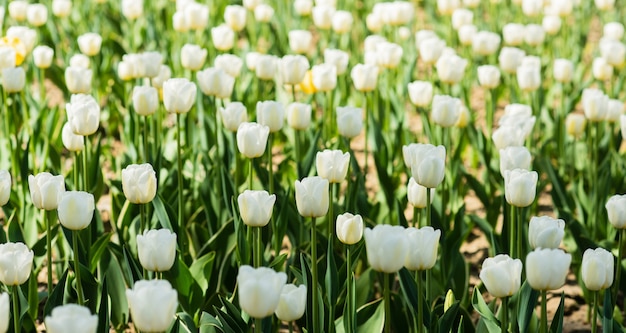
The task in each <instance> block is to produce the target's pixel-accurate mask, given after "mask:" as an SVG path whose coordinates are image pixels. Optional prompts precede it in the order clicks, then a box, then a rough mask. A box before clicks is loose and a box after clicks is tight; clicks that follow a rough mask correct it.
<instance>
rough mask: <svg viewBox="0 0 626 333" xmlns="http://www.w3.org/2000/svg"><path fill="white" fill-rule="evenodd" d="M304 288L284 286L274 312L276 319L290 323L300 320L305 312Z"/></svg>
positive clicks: (291, 285) (290, 285)
mask: <svg viewBox="0 0 626 333" xmlns="http://www.w3.org/2000/svg"><path fill="white" fill-rule="evenodd" d="M306 293H307V290H306V286H305V285H303V284H301V285H299V286H297V287H296V286H295V285H293V284H286V285H285V286H284V287H283V289H282V290H281V292H280V300H279V301H278V306H277V307H276V310H274V314H276V317H278V319H280V320H282V321H286V322H291V321H294V320H297V319H300V318H301V317H302V316H303V315H304V310H306Z"/></svg>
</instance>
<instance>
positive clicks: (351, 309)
mask: <svg viewBox="0 0 626 333" xmlns="http://www.w3.org/2000/svg"><path fill="white" fill-rule="evenodd" d="M351 247H352V246H351V245H346V270H347V273H348V274H347V279H348V280H347V283H348V286H347V287H348V292H347V295H348V296H347V300H346V301H347V302H348V320H349V322H348V325H349V326H348V332H356V305H355V295H354V290H353V287H352V286H353V285H354V275H353V272H352V251H350V248H351Z"/></svg>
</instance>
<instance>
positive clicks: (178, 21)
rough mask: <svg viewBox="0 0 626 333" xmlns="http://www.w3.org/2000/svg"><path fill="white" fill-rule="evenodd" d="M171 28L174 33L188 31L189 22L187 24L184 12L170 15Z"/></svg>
mask: <svg viewBox="0 0 626 333" xmlns="http://www.w3.org/2000/svg"><path fill="white" fill-rule="evenodd" d="M172 27H173V28H174V31H176V32H187V31H189V28H190V27H189V22H187V18H186V17H185V12H175V13H174V15H172Z"/></svg>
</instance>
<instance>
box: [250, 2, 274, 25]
mask: <svg viewBox="0 0 626 333" xmlns="http://www.w3.org/2000/svg"><path fill="white" fill-rule="evenodd" d="M272 17H274V8H272V6H270V5H268V4H265V3H260V4H259V5H258V6H256V7H255V8H254V18H255V19H256V20H257V21H258V22H261V23H268V22H269V21H270V20H271V19H272Z"/></svg>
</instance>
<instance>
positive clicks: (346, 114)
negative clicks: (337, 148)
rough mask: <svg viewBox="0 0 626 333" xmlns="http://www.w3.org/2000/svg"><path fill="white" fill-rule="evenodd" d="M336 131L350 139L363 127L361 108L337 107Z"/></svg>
mask: <svg viewBox="0 0 626 333" xmlns="http://www.w3.org/2000/svg"><path fill="white" fill-rule="evenodd" d="M336 111H337V131H338V132H339V134H340V135H341V136H344V137H346V138H348V139H352V138H354V137H355V136H357V135H359V134H361V130H362V129H363V109H361V108H355V107H350V106H345V107H341V106H339V107H337V109H336Z"/></svg>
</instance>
